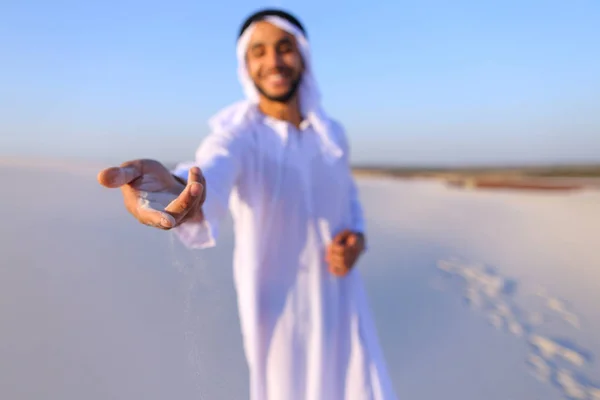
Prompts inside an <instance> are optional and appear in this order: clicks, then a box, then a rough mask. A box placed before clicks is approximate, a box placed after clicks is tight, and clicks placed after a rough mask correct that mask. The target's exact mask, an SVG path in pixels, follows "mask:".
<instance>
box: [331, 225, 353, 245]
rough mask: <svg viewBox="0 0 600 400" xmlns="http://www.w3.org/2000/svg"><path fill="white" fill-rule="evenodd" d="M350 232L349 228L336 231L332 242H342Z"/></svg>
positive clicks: (339, 243)
mask: <svg viewBox="0 0 600 400" xmlns="http://www.w3.org/2000/svg"><path fill="white" fill-rule="evenodd" d="M351 234H352V232H351V231H350V230H349V229H345V230H344V231H342V232H340V233H338V234H337V235H336V236H335V238H334V239H333V242H334V243H335V244H338V245H341V244H344V242H345V241H346V239H348V237H349V236H350V235H351Z"/></svg>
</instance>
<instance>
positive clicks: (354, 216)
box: [334, 122, 367, 235]
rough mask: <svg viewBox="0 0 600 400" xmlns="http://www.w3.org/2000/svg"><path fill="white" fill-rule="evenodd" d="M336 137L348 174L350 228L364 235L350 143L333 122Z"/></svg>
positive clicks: (344, 132) (364, 226) (363, 216)
mask: <svg viewBox="0 0 600 400" xmlns="http://www.w3.org/2000/svg"><path fill="white" fill-rule="evenodd" d="M334 126H335V127H336V131H337V133H338V139H339V142H340V144H341V146H342V150H343V152H344V156H343V157H344V162H345V163H346V173H347V174H348V182H349V185H348V201H349V202H350V207H349V210H350V221H351V222H350V228H349V229H350V230H352V231H354V232H359V233H362V234H364V235H366V229H367V227H366V221H365V214H364V210H363V206H362V203H361V200H360V192H359V190H358V186H357V185H356V180H355V179H354V177H353V175H352V166H351V165H350V144H349V141H348V138H347V136H346V131H345V129H344V127H343V126H342V125H341V124H340V123H338V122H334Z"/></svg>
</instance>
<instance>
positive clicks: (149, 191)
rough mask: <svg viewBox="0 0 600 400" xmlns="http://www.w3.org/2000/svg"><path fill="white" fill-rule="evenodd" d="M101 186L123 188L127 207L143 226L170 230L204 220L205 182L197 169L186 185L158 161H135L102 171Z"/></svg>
mask: <svg viewBox="0 0 600 400" xmlns="http://www.w3.org/2000/svg"><path fill="white" fill-rule="evenodd" d="M98 182H99V183H100V184H101V185H102V186H105V187H107V188H120V189H121V192H122V194H123V201H124V203H125V207H126V208H127V210H128V211H129V212H130V213H131V214H132V215H133V216H134V217H135V218H136V219H137V220H138V221H139V222H141V223H142V224H144V225H148V226H153V227H156V228H160V229H165V230H168V229H171V228H174V227H176V226H178V225H180V224H182V223H183V222H187V221H191V220H194V221H200V220H201V219H202V211H201V207H202V204H203V203H204V200H205V198H206V182H205V180H204V177H203V176H202V172H201V171H200V169H199V168H198V167H192V168H191V169H190V170H189V174H188V180H187V184H184V182H183V181H179V180H178V179H176V178H175V177H174V176H173V175H172V174H171V172H170V171H169V170H168V169H167V168H166V167H165V166H163V165H162V164H161V163H159V162H158V161H154V160H134V161H128V162H126V163H123V164H122V165H121V166H120V167H111V168H106V169H104V170H102V171H100V173H99V174H98Z"/></svg>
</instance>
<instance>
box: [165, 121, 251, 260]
mask: <svg viewBox="0 0 600 400" xmlns="http://www.w3.org/2000/svg"><path fill="white" fill-rule="evenodd" d="M243 148H244V143H242V140H241V138H240V136H239V135H234V134H229V133H223V132H219V133H212V134H210V135H209V136H208V137H206V138H205V139H204V141H203V142H202V144H201V145H200V146H199V147H198V149H197V151H196V157H195V160H194V161H193V162H186V163H181V164H179V165H177V166H176V167H175V169H174V170H173V171H172V174H173V176H175V177H176V178H177V179H178V180H179V181H180V182H184V181H186V179H187V172H188V171H189V169H190V166H198V167H200V169H201V171H202V174H203V175H204V181H205V185H206V190H205V192H206V199H205V200H204V202H203V206H202V209H201V210H200V211H199V215H200V216H201V220H193V221H189V222H186V223H184V224H182V225H180V226H178V227H177V228H175V229H174V231H175V232H176V233H177V235H178V236H179V238H180V240H181V241H182V242H183V243H184V244H185V245H186V246H187V247H189V248H201V249H202V248H209V247H213V246H215V245H216V242H217V239H218V236H219V225H220V223H221V221H222V220H223V218H224V217H225V215H226V213H227V211H228V205H229V196H230V194H231V191H232V189H233V187H234V186H235V184H236V182H237V180H238V177H239V174H240V171H241V162H242V160H241V157H242V152H243Z"/></svg>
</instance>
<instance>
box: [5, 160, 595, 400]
mask: <svg viewBox="0 0 600 400" xmlns="http://www.w3.org/2000/svg"><path fill="white" fill-rule="evenodd" d="M105 166H106V165H102V164H94V163H92V162H90V163H75V162H72V161H62V162H61V161H39V162H35V163H33V162H31V161H27V160H15V159H12V160H8V159H5V160H2V161H1V162H0V181H1V182H2V184H3V187H4V188H5V189H4V190H3V195H2V207H0V216H1V220H2V222H3V224H2V228H1V231H0V232H1V236H0V320H1V321H2V329H1V330H0V398H2V399H11V400H34V399H36V400H37V399H42V398H43V399H60V400H75V399H77V400H79V399H87V400H106V399H115V400H120V399H123V400H131V399H144V400H152V399H156V400H159V399H160V400H163V399H167V398H176V399H181V400H183V399H221V400H229V399H231V400H234V399H235V400H239V399H244V398H247V397H248V387H247V385H248V380H247V368H246V365H245V361H244V357H243V353H242V345H241V336H240V331H239V323H238V318H237V311H236V304H235V292H234V289H233V282H232V266H231V261H232V257H231V250H232V246H233V237H232V233H231V221H225V223H224V230H223V233H222V235H223V236H222V240H221V242H220V244H219V245H218V246H217V247H216V248H214V249H210V250H203V251H199V250H196V251H191V250H188V249H185V248H184V247H183V246H182V245H181V244H180V243H179V242H178V241H177V239H176V237H175V236H174V235H173V234H172V233H169V232H163V231H158V230H156V229H152V228H149V227H146V226H142V225H140V224H139V223H137V222H136V221H134V220H133V219H132V217H130V216H129V215H128V213H127V211H126V210H125V209H124V207H123V204H122V199H121V197H120V193H119V192H118V191H113V190H108V189H104V188H102V187H100V186H99V185H98V184H97V182H96V173H97V172H98V171H99V169H100V168H103V167H105ZM357 180H358V182H359V188H360V191H361V198H362V199H363V202H364V208H365V211H366V214H367V218H368V232H367V233H368V240H369V251H368V252H367V253H366V254H365V255H364V256H363V257H362V258H361V260H360V262H359V264H358V265H357V269H358V270H359V271H360V273H361V274H362V276H363V277H364V279H365V284H366V288H367V291H368V295H369V299H370V305H371V308H372V311H373V314H374V318H375V321H376V324H377V328H378V332H379V336H380V340H381V344H382V346H383V350H384V353H385V357H386V360H387V363H388V365H389V369H390V373H391V375H392V378H393V381H394V385H395V388H396V391H397V394H398V398H399V399H409V398H410V399H442V398H443V399H461V400H471V399H472V400H481V399H488V400H507V399H513V400H534V399H540V400H553V399H557V400H558V399H586V400H587V399H589V400H591V399H595V400H598V399H600V365H599V363H598V360H597V357H598V356H600V251H599V246H598V245H599V243H600V242H599V240H600V239H599V238H600V191H598V190H597V189H595V188H594V187H590V186H587V185H586V186H585V187H584V188H578V189H577V190H512V189H514V188H512V189H511V188H506V187H504V188H502V187H498V186H496V187H494V188H488V189H485V188H477V187H476V186H477V185H471V186H469V190H465V187H464V185H452V184H448V181H446V180H444V179H425V178H420V177H412V178H411V179H395V178H394V177H392V176H384V175H381V174H379V175H376V176H365V175H364V174H363V175H361V174H360V173H358V174H357Z"/></svg>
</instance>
